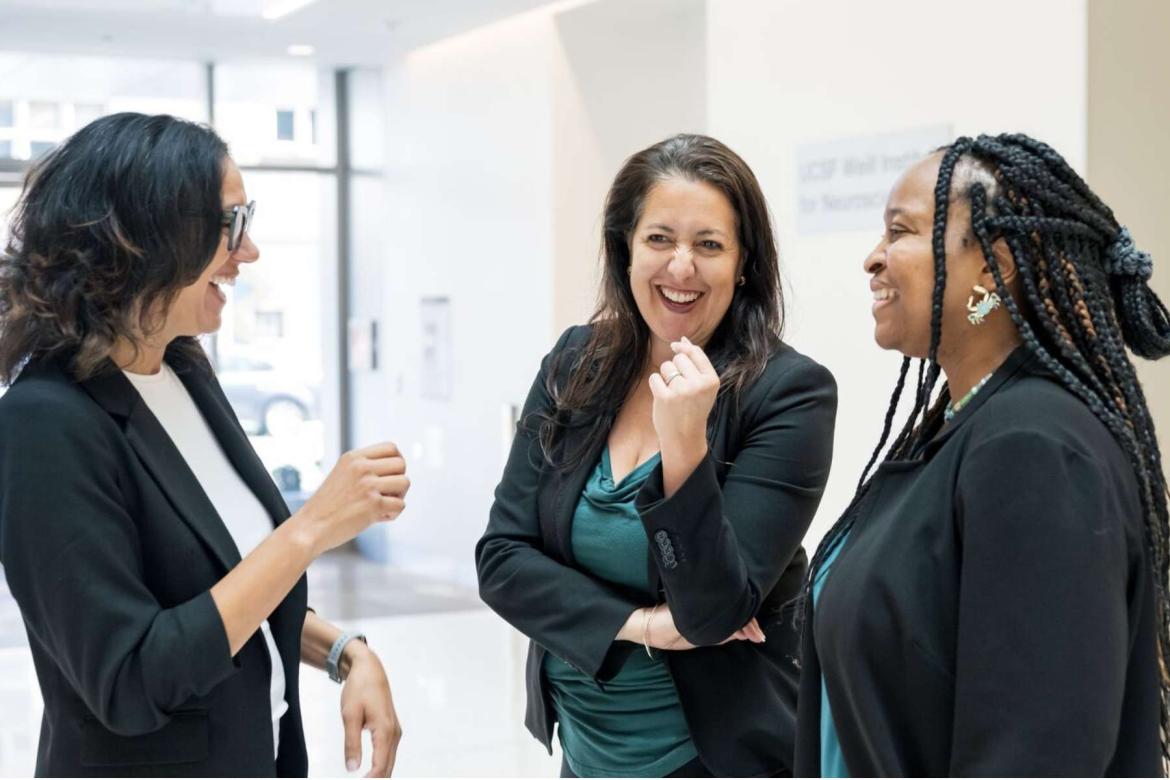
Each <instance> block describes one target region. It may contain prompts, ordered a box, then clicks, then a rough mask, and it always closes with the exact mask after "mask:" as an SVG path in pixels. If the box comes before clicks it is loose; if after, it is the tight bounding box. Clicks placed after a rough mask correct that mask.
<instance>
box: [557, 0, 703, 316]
mask: <svg viewBox="0 0 1170 780" xmlns="http://www.w3.org/2000/svg"><path fill="white" fill-rule="evenodd" d="M706 5H707V0H638V1H637V2H630V0H597V1H596V2H592V3H588V4H586V5H583V6H581V7H579V8H574V9H569V10H565V11H563V12H560V13H557V14H556V15H555V23H556V32H557V57H556V62H555V74H556V81H555V84H554V90H553V106H554V117H555V119H554V125H553V131H554V135H553V153H554V156H553V185H554V193H553V197H554V198H555V202H556V210H555V215H554V220H555V232H554V235H555V249H556V256H555V263H556V266H555V272H554V287H555V293H554V310H553V319H554V324H555V327H556V329H557V330H558V331H560V330H563V329H564V328H566V327H568V326H569V325H573V324H576V323H580V322H584V321H586V320H587V319H588V318H589V315H590V314H591V313H592V312H593V309H594V304H595V299H596V295H595V291H596V287H597V281H598V278H599V273H598V272H599V267H600V264H599V263H598V249H599V245H600V242H601V220H602V207H603V201H604V199H605V194H606V192H607V191H608V190H609V186H610V184H611V183H612V182H613V177H614V175H616V174H617V171H618V168H620V167H621V164H622V163H623V162H624V161H625V159H626V158H627V157H629V156H630V155H631V154H633V153H634V152H636V151H638V150H640V149H644V148H645V147H647V146H649V145H650V144H652V143H655V142H656V141H660V140H662V139H663V138H667V137H669V136H672V135H675V134H676V133H681V132H692V133H694V132H703V131H704V130H705V127H706V123H707V46H706Z"/></svg>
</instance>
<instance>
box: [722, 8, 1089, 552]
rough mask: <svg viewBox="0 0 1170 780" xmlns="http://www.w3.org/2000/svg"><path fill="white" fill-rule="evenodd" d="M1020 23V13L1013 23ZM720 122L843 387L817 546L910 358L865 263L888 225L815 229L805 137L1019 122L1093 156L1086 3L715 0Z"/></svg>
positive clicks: (1008, 126) (982, 128)
mask: <svg viewBox="0 0 1170 780" xmlns="http://www.w3.org/2000/svg"><path fill="white" fill-rule="evenodd" d="M1005 20H1010V23H1006V21H1005ZM707 22H708V27H707V36H708V37H707V55H708V58H707V62H708V79H707V83H708V106H709V112H710V113H709V117H708V127H709V129H710V132H711V134H712V135H714V136H715V137H717V138H719V139H721V140H722V141H724V142H725V143H727V144H728V145H730V146H731V147H732V148H733V149H735V150H736V151H737V152H739V153H740V154H741V155H742V156H743V157H744V158H745V159H746V160H747V162H748V163H749V164H750V165H751V166H752V168H753V169H754V170H755V172H756V174H757V176H758V177H759V178H760V181H761V183H762V184H763V187H764V190H765V193H766V194H767V196H768V200H769V202H770V204H771V207H772V210H773V213H774V215H775V218H776V223H777V226H778V234H779V240H780V253H781V268H782V272H783V273H784V275H785V277H786V280H787V282H788V284H789V286H790V288H791V292H790V295H789V296H788V333H787V335H788V339H789V341H790V342H791V343H792V344H793V345H794V346H796V347H797V348H798V349H800V350H801V351H803V352H805V353H806V354H809V355H811V356H812V357H814V358H815V359H817V360H818V361H820V362H821V363H823V364H824V365H826V366H827V367H828V368H829V369H830V370H831V371H832V372H833V374H834V375H835V376H836V378H837V383H838V387H839V391H840V407H839V413H838V416H837V436H836V443H835V447H836V451H835V454H834V459H833V471H832V475H831V477H830V481H829V487H828V490H827V492H826V495H825V498H824V501H823V502H822V504H821V509H820V512H819V513H818V515H817V518H816V520H815V521H814V524H813V528H812V530H811V531H810V534H809V536H808V538H807V539H806V544H808V545H809V546H810V547H811V546H812V545H815V543H816V541H818V540H819V539H820V537H821V535H822V534H823V533H824V531H826V530H827V529H828V527H829V526H830V525H832V523H833V522H834V521H835V520H836V518H837V516H838V514H839V513H840V512H841V510H842V509H843V508H844V507H845V505H846V504H847V503H848V501H849V499H850V497H851V496H852V494H853V488H854V485H855V484H856V482H857V478H858V477H859V476H860V473H861V469H862V467H863V466H864V464H865V461H866V460H867V459H868V457H869V454H870V452H871V451H872V450H873V447H874V445H875V444H876V443H877V439H878V436H879V434H880V432H881V422H882V418H883V416H884V413H885V410H886V406H887V404H888V403H889V396H890V393H891V391H892V390H893V386H894V380H895V379H896V378H897V367H898V364H899V356H897V355H893V354H888V353H883V352H881V351H879V350H878V348H877V347H876V346H875V345H874V343H873V340H872V333H873V321H872V317H871V315H870V303H871V300H870V293H869V289H868V286H867V278H866V276H865V274H864V273H863V272H862V268H861V265H862V261H863V260H864V258H865V256H866V254H868V252H869V250H870V249H871V248H872V246H873V244H874V243H875V242H876V241H877V239H878V236H879V234H880V232H881V216H880V212H875V215H874V221H873V227H872V229H871V230H864V231H849V232H841V233H836V234H823V235H813V236H802V235H800V234H799V233H798V232H797V227H796V220H795V215H796V167H795V149H796V147H797V146H798V145H801V144H805V143H810V142H818V141H824V140H832V139H836V138H847V137H854V136H863V135H867V134H880V133H887V132H892V131H898V130H905V129H911V128H917V127H930V126H936V125H940V124H943V125H950V126H952V127H953V129H954V131H955V132H956V133H957V134H978V133H981V132H987V133H995V132H1003V131H1009V130H1019V131H1023V132H1027V133H1030V134H1033V135H1035V136H1037V137H1039V138H1041V139H1043V140H1045V141H1047V142H1049V143H1050V144H1052V145H1053V146H1055V147H1056V148H1057V149H1059V150H1060V151H1061V152H1062V153H1064V154H1065V156H1066V157H1067V158H1068V159H1069V161H1070V162H1071V163H1072V164H1073V165H1074V166H1075V167H1077V168H1079V169H1082V170H1083V166H1084V161H1085V147H1086V141H1085V122H1086V117H1085V115H1086V108H1085V103H1086V98H1085V70H1086V64H1085V63H1086V31H1085V0H1029V2H1023V3H1022V2H1019V1H1018V0H983V2H981V3H980V4H979V5H978V7H977V8H976V7H974V6H972V5H970V4H967V3H957V2H938V0H899V2H897V3H888V2H886V3H865V2H851V1H850V0H821V1H820V2H817V3H809V2H802V1H801V0H709V2H708V5H707Z"/></svg>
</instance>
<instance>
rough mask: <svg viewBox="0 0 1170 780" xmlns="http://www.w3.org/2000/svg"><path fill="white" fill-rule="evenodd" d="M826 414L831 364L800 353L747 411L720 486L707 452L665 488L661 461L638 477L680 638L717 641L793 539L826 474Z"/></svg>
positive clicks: (746, 614)
mask: <svg viewBox="0 0 1170 780" xmlns="http://www.w3.org/2000/svg"><path fill="white" fill-rule="evenodd" d="M836 415H837V386H836V383H835V382H834V381H833V376H832V374H830V373H829V371H828V370H827V369H825V368H823V367H822V366H819V365H817V364H816V363H813V362H812V361H804V362H802V363H800V364H798V365H797V366H796V367H795V368H792V369H789V370H788V371H786V372H785V373H784V374H782V375H781V376H779V377H778V378H777V379H776V380H775V382H774V383H773V384H772V385H771V387H770V389H769V390H768V391H767V393H766V394H765V396H764V399H763V401H762V402H761V404H760V406H759V409H758V410H757V411H756V412H755V413H754V414H752V415H751V418H750V420H751V421H750V426H751V427H750V428H749V429H748V430H747V431H746V432H745V434H744V438H743V446H742V448H741V449H740V451H739V452H738V454H736V456H735V459H734V461H733V462H732V463H731V464H730V468H729V470H728V472H727V477H726V479H725V480H724V484H723V487H722V489H720V486H719V481H718V479H717V476H716V471H715V464H714V462H713V461H712V460H711V456H710V455H708V457H707V458H706V459H705V460H704V461H703V462H702V463H700V464H699V466H698V467H697V468H696V469H695V471H694V472H692V474H691V475H690V477H688V478H687V480H686V481H685V482H684V483H683V484H682V485H681V486H680V487H679V489H678V490H677V491H676V492H675V493H674V495H672V496H671V497H670V498H664V497H663V496H664V491H663V487H662V467H661V465H660V466H659V467H658V468H657V469H655V471H654V472H653V473H652V474H651V476H650V478H649V479H648V480H647V481H646V484H645V485H644V486H643V488H642V490H641V492H640V493H639V495H638V499H637V504H638V510H639V512H640V513H641V516H642V522H643V524H644V525H645V528H646V534H647V536H648V537H649V538H650V546H651V550H652V551H653V552H654V554H655V555H654V558H655V561H656V562H657V565H658V570H659V572H660V573H661V575H662V581H663V584H664V586H665V589H666V600H667V603H668V604H669V605H670V610H671V613H672V614H673V616H674V622H675V625H676V626H677V627H678V630H679V633H681V634H682V635H683V636H684V637H686V639H687V640H688V641H690V642H692V643H693V644H696V645H711V644H717V643H719V642H722V641H723V640H725V639H727V637H729V636H731V634H733V633H734V632H736V631H738V630H739V629H740V628H742V627H743V626H744V624H746V623H747V622H748V621H749V620H750V619H751V618H752V617H754V616H755V615H756V613H757V612H758V611H759V608H760V604H761V602H762V600H763V598H764V597H765V596H766V595H767V594H768V593H769V592H770V591H771V590H772V588H773V587H774V586H775V585H776V582H777V580H779V578H780V575H781V574H783V573H784V570H785V568H787V566H788V564H789V563H790V562H791V561H792V558H793V556H794V555H796V553H797V551H798V550H799V549H800V543H801V540H803V539H804V534H805V532H806V531H807V530H808V526H809V523H811V522H812V518H813V515H814V514H815V513H816V509H817V506H818V505H819V504H820V500H821V495H822V493H823V492H824V489H825V482H826V481H827V480H828V478H829V465H830V462H831V460H832V456H833V427H834V422H835V420H836Z"/></svg>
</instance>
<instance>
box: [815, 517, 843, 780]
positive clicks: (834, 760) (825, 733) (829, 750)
mask: <svg viewBox="0 0 1170 780" xmlns="http://www.w3.org/2000/svg"><path fill="white" fill-rule="evenodd" d="M848 538H849V534H845V535H844V536H842V537H841V538H840V539H838V540H837V542H836V543H835V544H834V545H833V549H832V550H830V551H829V554H828V555H826V556H825V562H824V563H822V564H821V568H820V569H818V570H817V574H816V576H815V577H814V578H813V588H812V597H813V609H816V605H817V599H819V598H820V597H821V591H822V590H823V589H824V587H825V578H826V577H828V576H829V569H830V568H831V567H832V565H833V561H835V560H837V553H839V552H841V548H842V547H844V546H845V540H846V539H848ZM821 777H849V770H848V769H847V768H846V767H845V756H844V754H842V753H841V742H840V740H839V739H837V724H836V723H835V722H834V721H833V710H832V708H831V707H829V689H828V688H826V687H825V678H824V676H823V675H822V676H821Z"/></svg>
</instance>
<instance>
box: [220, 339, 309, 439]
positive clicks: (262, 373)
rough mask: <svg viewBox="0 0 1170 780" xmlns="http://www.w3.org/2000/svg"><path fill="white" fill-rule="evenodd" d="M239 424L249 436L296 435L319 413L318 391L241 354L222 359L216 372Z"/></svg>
mask: <svg viewBox="0 0 1170 780" xmlns="http://www.w3.org/2000/svg"><path fill="white" fill-rule="evenodd" d="M216 374H217V375H218V377H219V383H220V384H221V385H223V391H224V393H225V394H226V395H227V398H228V401H229V402H231V405H232V408H233V409H235V411H236V415H237V416H238V417H239V418H240V423H241V424H243V426H244V428H245V429H246V430H248V431H249V432H250V433H253V434H259V435H270V436H283V435H288V434H294V433H296V432H297V431H298V430H299V429H300V427H301V424H302V423H304V422H305V421H306V420H313V419H316V418H317V416H318V414H319V406H318V403H319V402H318V395H317V389H316V388H315V387H312V386H311V385H308V384H306V383H305V382H304V381H303V380H301V379H300V378H298V377H295V376H292V375H290V374H288V373H287V372H283V371H279V370H277V369H276V368H275V367H273V366H272V365H271V364H270V363H266V362H264V361H263V360H258V359H255V358H250V357H246V356H242V355H227V356H224V357H223V358H221V359H220V361H219V367H218V370H217V372H216Z"/></svg>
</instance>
